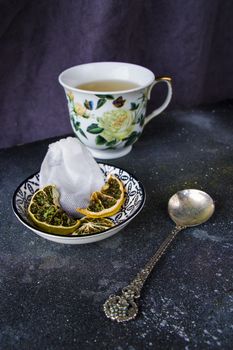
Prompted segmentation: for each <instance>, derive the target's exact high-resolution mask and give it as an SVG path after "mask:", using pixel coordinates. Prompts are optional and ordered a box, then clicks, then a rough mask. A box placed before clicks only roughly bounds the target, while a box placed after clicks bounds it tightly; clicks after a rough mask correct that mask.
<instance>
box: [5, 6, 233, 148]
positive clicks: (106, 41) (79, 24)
mask: <svg viewBox="0 0 233 350" xmlns="http://www.w3.org/2000/svg"><path fill="white" fill-rule="evenodd" d="M232 14H233V1H231V0H222V1H221V0H219V1H218V0H175V1H174V0H69V1H66V0H50V1H48V0H40V1H35V0H34V1H33V0H0V55H1V56H0V57H1V59H0V82H1V83H0V96H1V103H0V130H1V131H0V147H9V146H12V145H15V144H19V143H26V142H31V141H33V140H38V139H43V138H47V137H50V136H55V135H63V134H66V133H69V132H71V127H70V123H69V120H68V114H67V108H66V100H65V96H64V93H63V90H62V88H61V87H60V86H59V85H58V82H57V76H58V74H59V73H60V72H61V71H62V70H64V69H65V68H67V67H69V66H73V65H76V64H80V63H86V62H91V61H104V60H106V61H125V62H132V63H137V64H141V65H143V66H146V67H148V68H150V69H151V70H152V71H153V72H154V73H155V75H171V76H172V77H173V79H174V97H173V102H172V104H171V105H170V108H174V107H185V106H191V105H197V104H203V103H210V102H215V101H220V100H224V99H229V98H233V80H232V78H233V74H232V73H233V64H232V62H233V20H232ZM163 93H164V91H163V89H162V88H159V87H158V88H156V91H154V92H153V96H152V103H151V108H152V107H155V106H156V105H157V104H159V103H160V101H161V99H162V95H163ZM158 124H159V123H155V122H154V124H153V125H154V127H156V126H157V127H158Z"/></svg>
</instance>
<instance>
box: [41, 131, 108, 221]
mask: <svg viewBox="0 0 233 350" xmlns="http://www.w3.org/2000/svg"><path fill="white" fill-rule="evenodd" d="M46 185H56V187H57V189H58V190H59V192H60V203H61V206H62V208H63V209H64V210H65V211H66V212H67V213H69V214H70V215H72V216H75V217H77V216H79V214H78V213H77V212H76V208H85V207H87V205H88V203H89V200H90V195H91V193H92V192H95V191H99V190H100V189H101V187H102V186H103V185H104V175H103V173H102V171H101V170H100V168H99V166H98V164H97V163H96V161H95V160H94V158H93V157H92V155H91V153H90V152H89V151H88V149H87V148H86V147H85V146H84V145H83V144H81V143H80V142H79V141H78V139H77V138H75V137H68V138H66V139H61V140H60V141H57V142H55V143H52V144H50V145H49V149H48V152H47V154H46V156H45V158H44V160H43V162H42V165H41V169H40V187H44V186H46Z"/></svg>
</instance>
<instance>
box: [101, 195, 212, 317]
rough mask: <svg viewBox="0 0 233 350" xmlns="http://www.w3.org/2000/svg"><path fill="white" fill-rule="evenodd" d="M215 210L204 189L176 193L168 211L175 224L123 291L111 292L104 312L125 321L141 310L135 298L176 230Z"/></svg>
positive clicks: (174, 235) (197, 220)
mask: <svg viewBox="0 0 233 350" xmlns="http://www.w3.org/2000/svg"><path fill="white" fill-rule="evenodd" d="M213 212H214V202H213V200H212V198H211V197H210V196H209V195H208V194H207V193H205V192H203V191H199V190H195V189H186V190H183V191H179V192H177V193H176V194H174V195H173V196H172V197H171V198H170V200H169V202H168V213H169V215H170V218H171V219H172V220H173V221H174V222H175V224H176V226H175V228H174V229H173V230H172V232H171V233H170V235H169V236H168V237H167V238H166V239H165V240H164V242H163V243H162V244H161V246H160V247H159V249H158V250H157V251H156V253H155V254H154V255H153V256H152V257H151V259H150V260H149V262H148V263H147V264H146V265H145V267H144V268H143V269H142V270H141V271H140V272H139V273H138V274H137V275H136V277H135V279H134V280H133V281H132V282H131V283H130V284H129V285H128V286H127V287H125V288H123V289H122V292H121V295H120V296H119V295H110V297H109V298H108V299H107V300H106V302H105V303H104V306H103V307H104V312H105V315H106V316H107V317H108V318H110V319H111V320H114V321H117V322H125V321H129V320H132V319H134V318H135V317H136V315H137V313H138V306H137V304H136V302H135V299H138V298H139V297H140V292H141V289H142V287H143V285H144V283H145V282H146V279H147V277H148V276H149V275H150V273H151V271H152V270H153V268H154V267H155V265H156V264H157V262H158V261H159V259H160V258H161V256H162V255H163V254H164V253H165V251H166V250H167V248H168V247H169V245H170V244H171V242H172V241H173V240H174V238H175V237H176V235H177V233H178V232H180V231H181V230H184V229H185V228H187V227H191V226H196V225H200V224H202V223H204V222H205V221H207V220H208V219H209V218H210V217H211V215H212V214H213Z"/></svg>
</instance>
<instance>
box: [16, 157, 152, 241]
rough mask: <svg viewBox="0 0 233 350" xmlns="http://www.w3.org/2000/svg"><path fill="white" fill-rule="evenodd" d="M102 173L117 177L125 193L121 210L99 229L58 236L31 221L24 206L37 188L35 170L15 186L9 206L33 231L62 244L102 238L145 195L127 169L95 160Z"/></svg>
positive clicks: (125, 218)
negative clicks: (108, 225)
mask: <svg viewBox="0 0 233 350" xmlns="http://www.w3.org/2000/svg"><path fill="white" fill-rule="evenodd" d="M99 166H100V168H101V170H102V171H103V173H104V175H105V177H107V175H108V174H113V175H116V176H118V177H119V179H120V180H121V181H122V183H123V184H124V186H125V188H126V192H127V197H126V200H125V203H124V205H123V207H122V208H121V210H120V211H119V212H118V213H117V214H116V215H114V216H113V217H112V219H113V221H114V223H115V226H114V227H112V228H110V229H108V230H106V231H103V232H99V233H94V234H89V235H83V236H61V235H57V234H55V233H54V234H53V233H46V232H44V231H42V230H40V229H39V228H38V227H36V226H35V225H34V223H33V222H31V220H30V219H29V218H28V215H27V208H28V205H29V202H30V199H31V197H32V195H33V194H34V193H35V191H36V190H37V189H38V188H39V173H36V174H33V175H31V176H29V177H28V178H27V179H26V180H24V181H23V182H22V183H21V184H20V185H19V186H18V188H17V189H16V190H15V192H14V195H13V199H12V207H13V211H14V213H15V215H16V217H17V218H18V219H19V221H21V223H22V224H24V225H25V226H26V227H27V228H29V229H30V230H32V231H33V232H35V233H36V234H37V235H39V236H41V237H43V238H45V239H48V240H50V241H54V242H57V243H65V244H84V243H92V242H96V241H100V240H102V239H105V238H108V237H110V236H113V235H114V234H115V233H117V232H119V231H120V230H122V229H123V228H124V227H125V226H126V225H127V224H128V223H129V222H130V221H131V220H132V219H133V218H134V217H135V216H136V215H137V214H138V213H139V212H140V211H141V209H142V208H143V206H144V203H145V199H146V195H145V190H144V188H143V185H142V184H141V183H140V182H139V181H138V180H136V179H135V177H134V176H133V175H131V174H129V173H128V172H127V171H125V170H123V169H120V168H117V167H114V166H112V165H108V164H103V163H99Z"/></svg>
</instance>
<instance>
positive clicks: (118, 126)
mask: <svg viewBox="0 0 233 350" xmlns="http://www.w3.org/2000/svg"><path fill="white" fill-rule="evenodd" d="M95 96H96V97H97V100H95V101H89V100H85V101H84V102H83V103H81V102H79V101H75V100H74V95H73V93H72V92H68V93H67V100H68V107H69V113H70V118H71V124H72V127H73V129H74V131H75V132H76V134H78V135H77V136H78V138H79V139H80V141H82V140H81V138H80V136H81V137H84V138H86V139H88V134H89V135H91V134H92V135H93V136H94V135H96V136H95V144H96V145H97V146H103V145H104V146H105V148H113V149H114V148H116V147H117V145H118V144H120V143H122V141H123V142H125V146H129V145H132V144H133V143H134V142H136V141H137V139H138V138H139V136H140V135H141V131H142V127H143V125H144V120H145V106H146V102H147V101H146V96H145V94H142V95H141V96H140V97H139V98H138V102H137V103H136V102H130V101H127V100H125V99H123V98H122V96H118V97H114V96H113V95H108V94H107V95H104V94H101V95H95ZM96 97H95V98H96ZM108 101H109V102H108ZM107 102H108V103H111V104H112V109H111V110H108V111H105V112H103V113H102V115H100V117H98V118H96V117H95V116H94V115H93V114H92V112H93V111H94V110H101V108H102V107H103V106H104V105H105V104H106V103H107ZM127 102H128V105H129V106H130V107H129V108H126V107H125V105H126V103H127ZM83 119H89V120H90V123H88V122H87V123H84V122H82V120H83ZM135 128H136V130H135Z"/></svg>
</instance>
